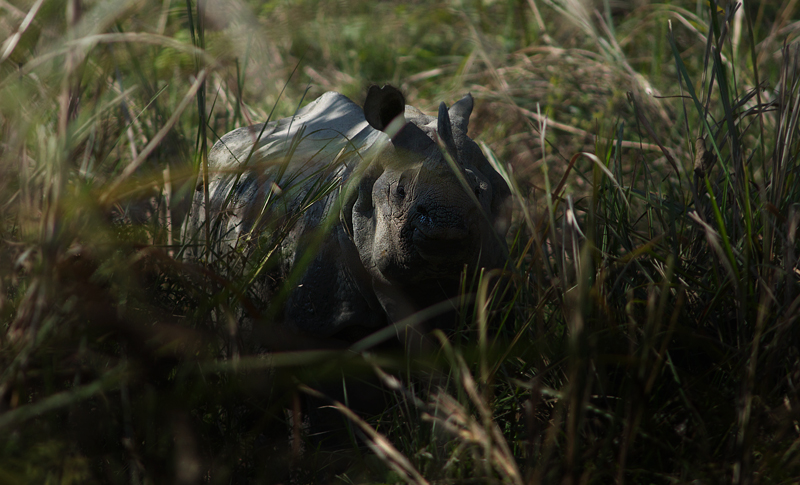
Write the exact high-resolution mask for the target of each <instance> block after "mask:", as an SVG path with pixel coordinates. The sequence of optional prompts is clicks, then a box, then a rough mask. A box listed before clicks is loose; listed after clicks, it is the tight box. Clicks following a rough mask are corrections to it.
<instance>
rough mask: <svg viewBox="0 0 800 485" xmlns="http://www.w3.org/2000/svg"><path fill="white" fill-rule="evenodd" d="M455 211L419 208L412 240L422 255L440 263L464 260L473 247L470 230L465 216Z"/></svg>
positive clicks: (431, 261) (426, 258)
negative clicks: (471, 246) (471, 245)
mask: <svg viewBox="0 0 800 485" xmlns="http://www.w3.org/2000/svg"><path fill="white" fill-rule="evenodd" d="M452 212H453V211H447V210H439V211H428V210H426V209H425V208H423V207H418V208H417V211H416V217H415V218H414V222H413V233H412V242H413V243H414V247H415V249H416V250H417V253H418V254H419V255H420V256H421V257H422V259H424V260H426V261H428V262H430V263H437V264H439V263H451V262H459V261H462V260H464V258H465V256H466V254H467V252H468V251H469V247H470V244H469V241H470V238H471V236H470V230H469V227H468V225H467V223H466V221H465V220H464V219H463V217H461V215H460V214H453V213H452Z"/></svg>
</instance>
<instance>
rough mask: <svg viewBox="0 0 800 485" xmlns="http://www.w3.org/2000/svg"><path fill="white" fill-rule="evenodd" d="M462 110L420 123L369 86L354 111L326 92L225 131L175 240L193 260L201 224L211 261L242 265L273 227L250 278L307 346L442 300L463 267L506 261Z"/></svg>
mask: <svg viewBox="0 0 800 485" xmlns="http://www.w3.org/2000/svg"><path fill="white" fill-rule="evenodd" d="M472 108H473V98H472V96H471V95H469V94H467V95H466V96H464V97H463V98H462V99H461V100H459V101H458V102H456V103H455V104H453V105H452V106H451V107H450V108H449V109H447V107H446V105H445V104H444V103H442V104H441V105H440V106H439V112H438V116H436V117H433V116H428V115H426V114H423V113H422V112H421V111H420V110H418V109H416V108H414V107H411V106H406V105H405V99H404V96H403V94H402V93H401V92H400V91H399V90H397V89H396V88H394V87H392V86H389V85H387V86H384V87H383V88H379V87H377V86H372V87H371V88H370V89H369V91H368V93H367V97H366V101H365V103H364V107H363V109H362V108H361V107H359V106H358V105H357V104H355V103H354V102H352V101H351V100H350V99H348V98H347V97H345V96H343V95H341V94H339V93H335V92H328V93H325V94H323V95H322V96H320V97H319V98H318V99H316V100H315V101H313V102H311V103H310V104H308V105H307V106H305V107H304V108H302V109H300V110H298V111H297V113H296V114H295V115H294V116H293V117H290V118H285V119H281V120H278V121H275V122H270V123H268V124H266V125H264V124H256V125H252V126H249V127H244V128H239V129H236V130H234V131H231V132H230V133H228V134H226V135H225V136H223V137H222V138H221V139H220V140H219V141H218V142H217V143H215V144H214V146H213V148H212V149H211V150H210V151H209V154H208V167H209V173H211V176H210V178H209V183H208V207H205V194H204V193H203V192H202V191H199V192H198V193H197V194H196V195H195V198H194V202H193V207H192V215H191V218H190V220H189V223H188V224H187V226H186V231H187V232H186V237H188V238H189V239H192V240H194V241H195V243H196V246H197V247H202V246H203V241H204V238H205V236H204V234H205V233H206V228H205V227H204V224H205V223H206V221H207V220H208V221H209V222H210V223H211V225H210V226H209V227H208V236H209V239H210V240H211V241H212V243H213V245H214V247H215V248H216V249H215V250H214V252H216V253H217V254H220V253H224V252H225V251H226V250H227V251H229V252H230V250H231V249H232V248H236V249H240V248H241V250H240V251H238V253H237V252H234V253H236V254H244V257H245V258H247V257H248V256H247V255H248V254H251V253H252V251H249V252H248V250H247V249H246V248H247V247H248V244H249V245H250V246H253V244H254V243H253V242H252V241H257V240H258V238H259V237H261V236H262V235H263V234H264V233H265V232H266V231H271V232H272V233H274V232H275V231H278V229H276V227H278V226H277V225H276V224H275V221H282V224H283V225H282V226H280V227H282V228H283V229H282V232H280V238H281V239H280V243H279V249H278V251H275V252H277V253H278V256H277V257H278V258H279V259H280V263H279V264H277V265H276V266H277V268H273V270H272V271H265V272H263V274H260V275H259V276H256V277H254V278H255V279H259V278H261V279H269V280H270V281H276V280H277V281H283V282H284V283H287V284H290V285H291V290H290V291H289V292H288V295H284V296H285V297H286V300H285V303H284V306H283V315H282V318H283V320H285V322H286V324H288V325H289V327H290V328H293V329H295V330H297V331H300V332H302V333H304V334H308V335H312V336H318V337H326V338H327V337H329V336H332V335H335V334H341V333H342V332H343V331H345V330H346V329H348V328H351V327H358V328H362V329H375V328H378V327H382V326H386V325H388V324H391V323H395V322H398V321H400V320H402V319H403V318H405V317H408V316H410V315H412V314H414V313H415V312H418V311H420V310H423V309H425V308H428V307H430V306H432V305H434V304H436V303H439V302H442V301H444V300H447V299H448V298H451V297H454V296H456V295H457V294H458V290H459V281H460V275H461V274H462V271H464V270H465V268H466V270H467V271H471V272H473V273H472V274H474V272H475V271H476V270H478V269H479V268H501V267H503V265H504V264H505V262H506V259H507V253H508V250H507V246H506V242H505V233H506V231H507V228H508V226H509V218H510V210H509V199H510V191H509V188H508V185H507V184H506V182H505V181H504V179H503V178H502V177H501V176H500V175H499V174H498V172H497V171H496V170H495V169H494V168H493V167H492V165H491V164H490V163H489V161H488V160H487V158H486V157H485V156H484V154H483V153H482V152H481V149H480V148H479V147H478V145H477V144H476V143H475V142H474V141H473V140H471V139H470V138H469V137H468V136H467V128H468V124H469V117H470V114H471V112H472ZM198 190H202V189H198ZM322 229H324V232H323V231H322ZM321 234H322V235H321ZM248 241H250V242H248ZM226 248H227V249H226ZM275 252H273V258H274V256H275V255H274V253H275ZM263 257H264V255H263V253H259V258H263ZM247 264H249V265H250V266H249V267H250V268H257V267H258V265H259V261H258V258H252V257H251V260H250V261H249V263H247ZM298 268H299V271H298ZM293 271H294V273H293ZM256 272H257V271H256V270H252V271H250V273H248V274H251V275H255V274H256ZM292 274H294V276H292V277H290V275H292ZM287 278H288V280H287ZM264 287H272V288H273V289H274V288H275V285H272V286H270V285H264ZM269 293H270V292H269V291H262V292H261V294H260V295H258V298H261V299H269V298H272V297H273V296H274V295H271V294H269ZM434 326H436V325H434ZM439 326H442V325H439Z"/></svg>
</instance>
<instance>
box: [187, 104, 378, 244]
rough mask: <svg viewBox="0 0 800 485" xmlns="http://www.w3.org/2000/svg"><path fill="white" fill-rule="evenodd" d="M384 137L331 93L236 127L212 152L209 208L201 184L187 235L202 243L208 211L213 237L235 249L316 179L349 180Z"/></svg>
mask: <svg viewBox="0 0 800 485" xmlns="http://www.w3.org/2000/svg"><path fill="white" fill-rule="evenodd" d="M387 140H388V137H386V135H385V134H383V133H382V132H380V131H378V130H375V129H373V128H372V127H370V126H369V124H368V123H367V122H366V121H365V119H364V112H363V110H362V109H361V107H360V106H358V105H357V104H355V103H353V102H352V101H351V100H350V99H348V98H347V97H345V96H343V95H341V94H339V93H335V92H328V93H325V94H323V95H322V96H320V97H319V98H317V99H316V100H314V101H312V102H311V103H309V104H308V105H307V106H305V107H303V108H301V109H300V110H298V111H297V113H296V114H295V116H293V117H289V118H283V119H280V120H277V121H273V122H270V123H268V124H267V125H266V127H265V126H264V124H263V123H261V124H255V125H251V126H248V127H243V128H239V129H236V130H233V131H231V132H230V133H228V134H226V135H224V136H223V137H222V138H221V139H220V140H219V141H217V142H216V143H215V144H214V146H213V147H212V148H211V150H210V151H209V154H208V166H209V173H210V177H209V178H210V180H209V207H208V208H207V210H206V208H205V207H204V206H205V198H204V194H203V191H202V186H199V187H198V192H197V193H196V194H195V197H194V203H193V206H192V216H191V219H190V221H189V223H188V225H187V233H186V236H187V237H188V238H190V239H193V240H195V241H198V240H201V239H202V238H203V234H204V228H203V225H204V224H205V221H206V215H208V216H209V217H210V218H211V227H210V229H211V233H212V234H211V240H212V241H213V242H214V243H215V244H224V245H227V246H234V245H235V244H237V241H238V240H239V238H240V237H241V236H242V235H244V234H246V233H247V232H249V231H251V230H252V229H253V227H254V223H256V222H257V221H265V220H268V219H275V218H278V217H281V216H282V215H284V214H286V213H291V212H293V211H296V210H298V209H299V206H300V205H302V202H303V201H304V200H306V199H307V195H308V192H309V190H313V188H314V187H319V186H320V181H321V180H327V181H333V180H337V179H338V180H339V181H344V180H346V179H347V178H348V177H349V176H350V175H351V174H352V172H353V171H354V170H355V169H356V167H357V166H358V164H359V163H360V161H361V160H362V159H363V158H364V157H365V156H367V153H369V152H370V149H371V148H373V147H374V146H375V145H376V144H377V145H379V144H380V143H381V142H386V141H387ZM336 195H337V194H336V193H331V194H330V195H329V196H327V197H325V201H323V202H322V203H320V204H317V205H316V207H314V208H313V210H312V211H311V213H310V214H309V217H305V218H304V220H303V221H301V224H309V223H310V224H314V223H315V222H319V221H309V220H308V219H321V218H323V217H325V216H326V215H327V212H328V209H329V208H330V206H331V204H332V202H333V200H334V199H335V197H336ZM267 199H268V200H269V201H270V202H269V208H268V210H267V211H265V200H267ZM220 215H222V217H218V216H220ZM190 254H198V251H190Z"/></svg>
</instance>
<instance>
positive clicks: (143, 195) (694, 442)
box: [0, 0, 800, 483]
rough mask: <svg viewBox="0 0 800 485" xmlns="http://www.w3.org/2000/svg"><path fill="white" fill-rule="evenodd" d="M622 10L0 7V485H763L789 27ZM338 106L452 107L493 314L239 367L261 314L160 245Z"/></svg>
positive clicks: (231, 282)
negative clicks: (392, 98)
mask: <svg viewBox="0 0 800 485" xmlns="http://www.w3.org/2000/svg"><path fill="white" fill-rule="evenodd" d="M637 5H639V6H638V7H637V8H632V7H631V8H627V7H621V6H619V5H618V4H615V3H613V2H597V4H596V5H590V4H586V3H582V2H572V1H561V0H552V1H544V2H537V1H533V2H465V3H463V4H459V5H458V6H453V5H449V4H448V5H445V4H442V3H436V2H429V3H422V4H386V3H377V4H374V2H373V3H369V2H360V1H353V2H346V3H341V2H340V3H337V4H335V5H333V4H328V3H326V2H310V3H309V2H301V3H296V4H280V3H277V2H257V1H253V2H233V1H231V2H199V1H198V2H190V1H187V2H185V3H184V2H175V1H170V0H167V1H160V2H149V1H143V2H127V1H107V2H88V1H81V0H70V1H68V2H66V3H64V2H56V1H50V0H43V1H40V0H36V1H28V2H1V3H0V10H2V11H3V15H2V17H0V29H2V30H3V32H4V33H5V35H4V36H3V37H5V39H6V40H5V41H4V42H3V44H2V48H1V49H0V130H2V137H0V167H1V170H2V177H0V196H1V197H2V208H3V210H2V212H1V213H0V215H2V219H1V220H0V221H1V222H0V224H2V225H0V233H2V237H3V248H2V251H0V268H2V270H1V271H0V285H2V291H0V313H1V314H2V319H3V320H2V321H3V331H2V333H0V450H1V451H0V482H2V483H56V482H65V483H87V482H112V483H162V482H170V481H172V482H179V483H243V482H254V483H259V482H268V483H271V482H274V483H282V482H288V481H295V482H298V483H304V482H313V481H325V482H327V481H336V480H339V481H344V482H348V481H352V482H375V483H378V482H380V483H389V482H392V483H394V482H408V483H425V482H428V483H431V482H437V483H444V482H462V481H464V482H470V481H478V482H509V483H551V482H556V481H562V482H568V483H578V482H619V483H622V482H626V481H627V482H630V483H639V482H652V483H656V482H659V483H660V482H690V481H697V482H698V483H701V482H702V483H707V482H722V481H724V482H732V483H756V482H765V483H791V482H795V481H797V479H798V477H800V434H799V432H798V429H797V422H798V419H799V418H798V409H800V399H798V391H797V387H796V386H797V381H798V379H800V348H799V346H798V342H800V336H798V329H797V327H796V324H795V323H796V321H797V319H798V314H799V313H800V291H798V290H800V287H798V276H799V275H800V273H799V272H798V269H797V265H798V245H797V241H796V238H797V229H798V222H800V211H799V210H798V202H799V201H800V194H798V189H797V183H796V176H797V171H798V160H797V156H798V153H799V152H800V144H799V142H798V113H799V112H800V75H798V73H800V71H798V62H800V54H799V53H798V50H797V46H796V43H797V32H798V30H797V26H798V24H797V22H796V21H794V20H793V19H794V18H796V16H797V15H796V13H797V8H796V6H795V4H794V2H761V3H753V4H751V3H747V4H745V5H744V6H738V7H737V5H726V6H720V5H717V4H716V3H715V2H713V1H712V2H711V3H710V4H708V5H706V4H705V3H704V2H694V1H691V2H689V1H687V2H671V3H669V4H656V3H648V2H639V4H637ZM376 15H377V16H379V17H380V18H381V25H380V28H376V27H375V23H374V20H373V19H374V18H375V17H376ZM556 26H558V27H556ZM370 82H376V83H381V82H393V83H395V84H397V85H401V86H402V88H403V89H404V91H405V92H406V94H407V98H408V99H410V100H412V102H413V104H415V105H418V106H420V107H421V108H423V109H427V110H429V111H432V108H433V107H435V106H436V105H437V104H438V102H440V101H442V100H445V101H448V102H452V101H453V100H455V99H458V98H459V97H460V95H461V94H463V92H464V91H472V93H473V95H475V96H476V98H477V99H478V105H477V106H476V112H475V114H473V122H472V123H471V126H473V132H472V133H471V134H472V135H473V137H475V138H477V139H478V140H479V141H481V142H482V143H483V146H484V149H485V151H486V153H487V156H488V157H489V158H490V159H492V162H493V164H494V165H496V166H497V167H498V169H499V170H500V171H501V173H502V175H503V176H504V177H505V178H506V179H507V181H508V182H509V185H510V186H511V187H512V192H513V196H514V202H515V218H514V224H513V227H512V230H511V232H510V234H509V236H508V241H509V244H510V247H511V258H510V262H509V266H508V268H507V271H506V272H505V274H504V275H503V276H504V279H505V281H506V282H509V285H508V286H507V287H506V288H505V289H504V290H503V287H502V286H501V287H498V288H496V289H494V290H493V288H495V286H494V283H495V282H496V281H499V279H498V275H495V274H484V275H477V276H476V280H477V281H476V284H475V285H474V288H477V290H475V291H474V294H473V292H470V294H468V295H465V296H464V298H463V299H462V306H463V310H464V311H463V312H462V315H463V318H462V322H461V323H462V325H461V327H460V328H459V329H458V331H457V332H455V333H454V334H451V335H444V334H441V333H436V334H435V335H433V336H432V338H433V339H435V341H436V342H437V345H436V346H435V347H436V349H437V350H436V352H434V353H433V354H432V355H430V356H415V358H413V359H412V358H408V357H407V356H402V355H399V354H397V353H393V352H381V351H380V350H378V349H379V348H380V347H375V345H374V342H375V341H377V340H380V339H381V338H383V337H384V335H383V334H379V335H375V336H372V339H370V338H367V339H365V340H362V341H360V342H359V343H358V344H356V345H355V346H354V347H353V348H352V349H351V351H349V352H339V351H332V350H319V351H307V352H288V351H281V350H282V349H281V345H284V344H285V345H287V348H288V346H289V344H290V343H291V342H289V343H286V342H281V343H279V344H276V345H275V347H274V348H272V349H269V351H265V349H264V348H263V347H259V346H258V345H253V341H254V339H249V337H248V336H249V335H252V334H251V333H248V332H252V329H248V328H244V327H242V326H240V323H241V322H240V318H239V317H240V316H241V315H242V314H243V313H245V314H247V313H249V314H250V315H260V318H261V319H260V320H259V321H260V322H261V323H263V324H265V328H267V329H268V334H267V336H268V337H270V338H273V339H277V338H278V337H280V336H281V334H280V332H279V331H278V329H277V328H274V327H271V326H270V325H272V324H273V323H275V322H276V321H277V312H278V305H279V303H280V301H281V299H280V298H281V296H280V295H282V294H284V293H285V290H286V289H287V288H288V287H286V288H284V287H280V286H278V287H277V288H276V291H275V295H277V296H276V298H275V299H274V300H269V301H262V300H259V299H258V298H257V291H256V290H257V288H255V287H254V286H253V285H251V284H250V283H251V280H253V279H254V277H255V272H261V271H263V268H264V267H263V266H258V265H256V266H255V267H251V266H245V268H247V271H244V272H242V271H239V272H238V273H237V272H236V271H237V270H236V268H241V267H240V266H237V265H236V264H232V262H233V258H237V257H241V253H240V252H237V251H232V250H228V252H225V250H223V249H221V248H220V247H219V246H216V247H215V241H214V240H213V239H214V238H213V235H214V234H213V233H212V232H211V231H210V230H209V232H208V233H204V234H198V235H193V237H191V238H190V237H184V235H182V232H181V221H182V220H183V219H184V218H185V216H186V214H187V212H188V211H189V205H190V204H189V202H190V200H191V199H192V197H195V196H197V197H203V196H204V195H203V194H204V193H205V192H204V191H206V190H207V183H208V182H207V181H208V180H209V177H210V175H209V174H208V173H207V165H206V155H207V150H208V148H209V146H210V145H209V144H210V143H213V142H214V141H216V140H217V138H218V137H219V136H221V135H222V134H224V133H226V132H227V131H229V130H231V129H233V128H234V127H238V126H243V125H246V124H250V123H255V122H262V121H265V120H267V119H276V118H278V117H282V116H285V115H288V114H291V113H292V112H293V111H294V110H295V109H296V108H297V106H298V104H299V102H300V100H301V99H303V97H304V96H305V99H313V98H314V97H315V96H316V95H318V94H320V93H321V92H323V91H325V90H328V89H337V90H340V91H341V92H343V93H344V94H347V95H349V96H351V97H352V98H353V99H354V100H356V101H360V98H361V97H362V96H363V94H362V93H363V92H364V88H365V86H366V85H367V84H369V83H370ZM328 189H330V187H327V188H326V187H321V188H320V190H321V192H320V193H324V192H325V190H328ZM281 234H282V229H281V226H280V225H276V226H275V228H274V230H273V231H272V232H271V234H269V235H263V237H261V238H260V239H259V241H258V242H259V246H258V251H257V254H256V256H257V257H259V258H261V259H260V260H259V261H260V262H262V263H264V265H269V264H271V260H270V258H269V255H270V254H271V251H274V250H275V248H276V247H277V245H278V244H279V243H280V238H281ZM211 250H214V251H216V253H213V257H211V256H209V257H205V255H206V254H212V253H208V252H204V251H211ZM188 253H192V254H201V255H203V256H202V257H195V258H191V259H190V258H186V257H185V255H186V254H188ZM256 256H254V259H257V258H256ZM254 268H255V269H254ZM471 278H472V275H465V282H464V287H465V288H470V287H471V286H470V285H469V284H467V283H468V282H470V281H471ZM500 290H503V291H504V293H503V294H498V293H496V291H500ZM269 332H273V333H269ZM384 333H386V332H384ZM344 375H347V376H348V379H363V381H364V383H365V384H364V387H365V388H367V389H370V390H371V392H372V391H375V392H376V394H377V395H379V396H381V399H382V400H386V401H387V402H388V405H387V406H386V407H385V409H383V412H382V413H377V412H373V413H368V414H364V413H362V414H360V415H359V414H358V413H355V412H353V410H352V409H350V408H352V407H355V405H354V404H355V401H356V400H355V399H353V396H348V395H347V394H342V393H341V392H338V390H337V386H338V388H341V382H342V379H343V377H342V376H344ZM326 376H327V377H326ZM378 381H379V382H380V386H379V385H378V384H377V382H378ZM331 389H333V390H337V392H336V394H340V396H339V397H334V396H333V393H328V392H323V393H322V394H321V393H320V391H327V390H331ZM376 390H377V391H376ZM325 394H328V395H325ZM351 400H352V401H353V403H351V402H350V401H351ZM305 402H318V403H319V402H325V403H328V404H330V406H331V409H332V414H333V415H334V416H337V417H339V416H341V418H342V423H343V424H342V427H341V428H342V430H343V431H341V432H342V436H343V438H342V439H340V440H339V441H340V442H344V443H345V444H344V446H343V449H341V448H340V449H336V450H333V451H332V450H331V449H329V448H325V447H320V448H317V445H318V444H319V443H320V439H319V437H316V436H309V435H310V434H312V433H313V430H312V429H308V427H307V426H306V424H305V422H304V419H305V416H306V414H307V411H308V410H307V409H306V408H305V406H304V403H305ZM348 405H349V406H348Z"/></svg>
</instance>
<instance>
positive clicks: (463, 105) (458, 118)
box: [450, 93, 474, 133]
mask: <svg viewBox="0 0 800 485" xmlns="http://www.w3.org/2000/svg"><path fill="white" fill-rule="evenodd" d="M473 106H474V101H473V99H472V94H470V93H467V95H466V96H464V97H463V98H461V99H459V100H458V101H456V104H454V105H453V106H451V107H450V117H451V118H452V119H453V124H455V125H456V127H457V128H459V129H460V130H461V131H462V132H464V133H467V128H469V115H471V114H472V107H473Z"/></svg>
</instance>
